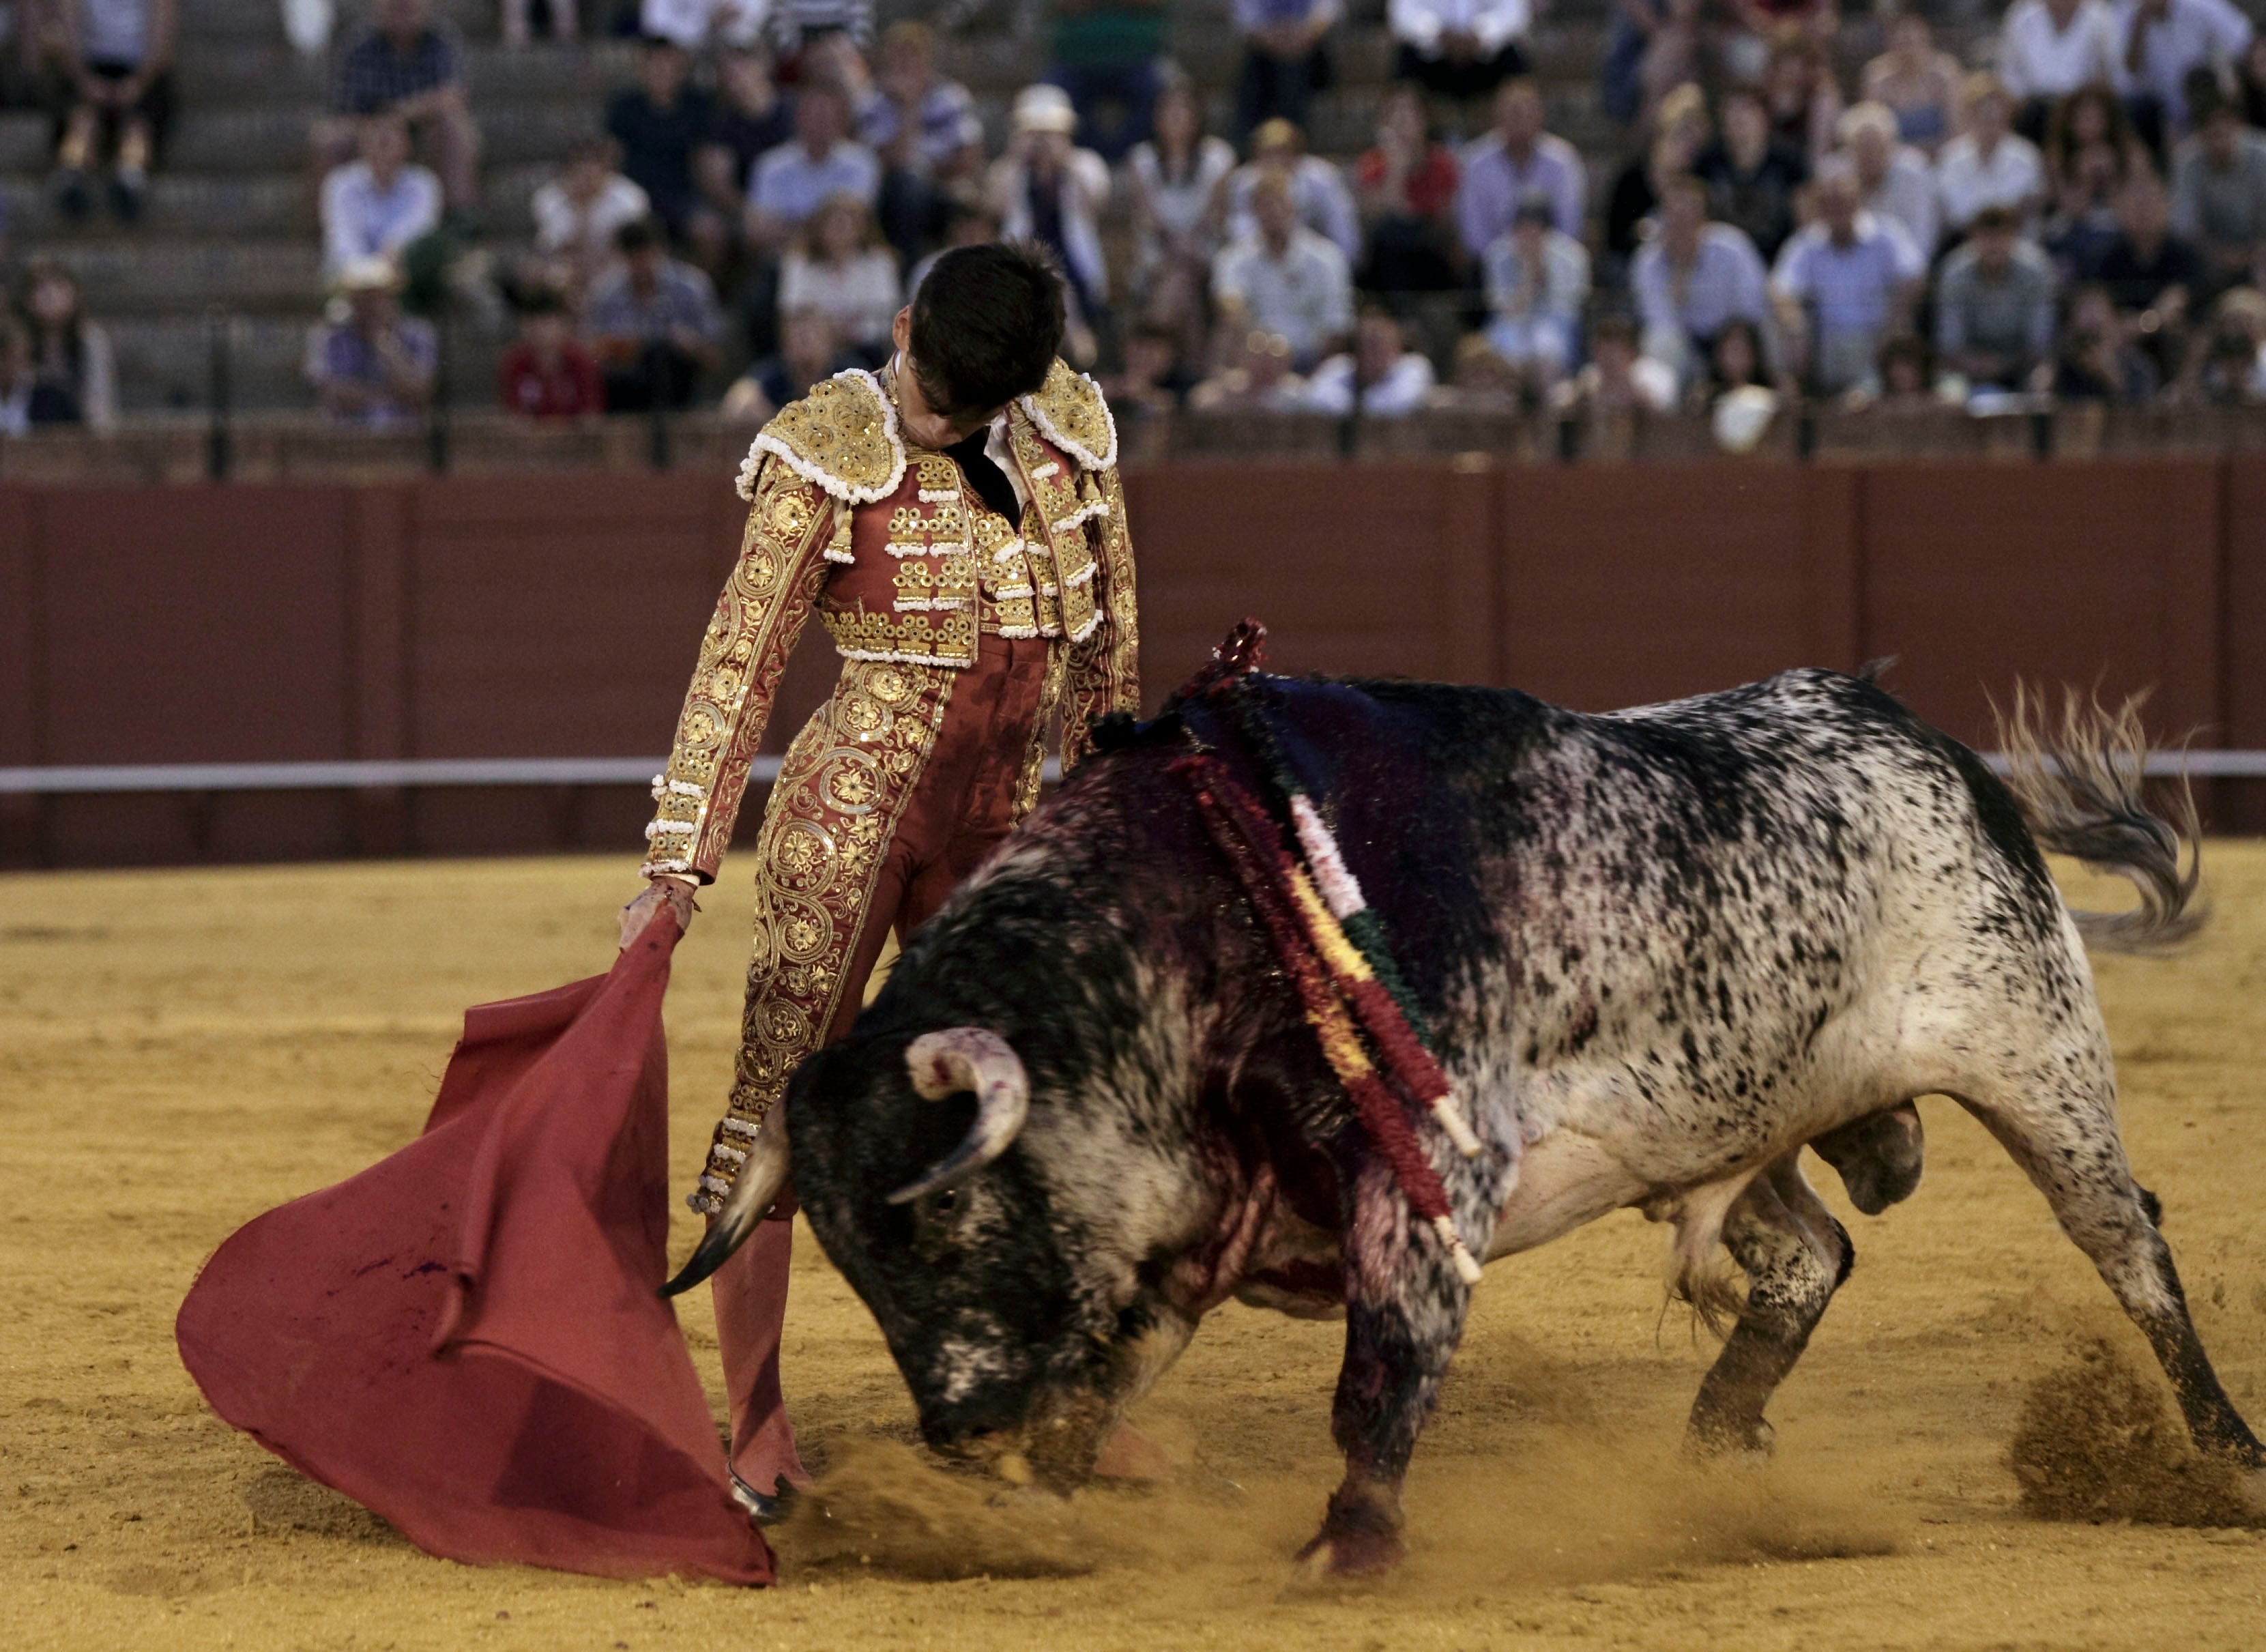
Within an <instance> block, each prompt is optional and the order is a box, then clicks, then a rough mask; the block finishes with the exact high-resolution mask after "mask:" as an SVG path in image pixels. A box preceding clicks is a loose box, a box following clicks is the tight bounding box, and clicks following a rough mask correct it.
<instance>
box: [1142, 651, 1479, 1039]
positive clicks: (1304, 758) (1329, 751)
mask: <svg viewBox="0 0 2266 1652" xmlns="http://www.w3.org/2000/svg"><path fill="white" fill-rule="evenodd" d="M1234 681H1235V683H1236V684H1237V686H1236V687H1235V689H1234V690H1233V692H1235V693H1237V694H1239V695H1241V696H1244V697H1247V698H1246V705H1247V708H1248V712H1249V714H1251V715H1253V716H1255V717H1258V718H1261V719H1263V720H1264V721H1265V725H1266V727H1267V730H1268V734H1269V735H1270V736H1271V737H1272V740H1273V742H1274V743H1275V745H1276V749H1277V750H1278V752H1279V753H1280V756H1281V759H1282V761H1283V764H1285V765H1286V766H1288V767H1289V769H1290V771H1291V772H1292V773H1294V774H1295V775H1297V778H1298V780H1299V782H1300V784H1301V785H1302V786H1304V788H1305V790H1306V792H1307V793H1308V794H1309V795H1310V796H1311V797H1312V800H1313V801H1314V803H1315V806H1316V807H1317V808H1319V810H1320V811H1321V813H1322V815H1323V816H1324V818H1325V819H1327V821H1328V822H1329V824H1330V827H1331V830H1332V831H1333V832H1334V834H1335V835H1336V837H1337V841H1338V847H1339V849H1340V851H1341V852H1342V853H1343V855H1344V856H1345V859H1346V864H1347V866H1348V867H1349V869H1350V870H1351V871H1352V872H1353V874H1354V875H1355V876H1356V878H1358V879H1359V880H1360V881H1361V886H1362V889H1363V892H1364V893H1365V894H1366V895H1367V896H1368V897H1369V903H1370V905H1371V908H1372V909H1373V910H1375V911H1376V913H1377V915H1378V920H1379V922H1380V924H1381V925H1382V926H1383V928H1384V930H1385V933H1386V934H1387V936H1388V937H1389V938H1390V940H1391V944H1392V954H1393V957H1394V961H1395V962H1396V963H1397V964H1398V966H1399V968H1400V974H1401V976H1402V978H1403V979H1404V980H1405V981H1406V982H1407V985H1408V987H1409V988H1410V990H1412V992H1413V993H1414V998H1415V1000H1416V1005H1417V1008H1418V1010H1419V1012H1421V1014H1422V1017H1423V1020H1424V1022H1425V1023H1426V1024H1428V1025H1433V1026H1436V1025H1437V1024H1438V1022H1439V1020H1440V1012H1441V1010H1442V1008H1443V1006H1444V1002H1445V999H1446V996H1447V994H1448V992H1449V990H1450V989H1451V987H1452V986H1453V984H1454V983H1453V981H1452V980H1451V977H1450V970H1451V966H1453V967H1455V968H1457V969H1468V968H1469V967H1470V966H1471V964H1472V963H1473V962H1474V961H1477V960H1480V959H1481V958H1483V957H1489V956H1492V955H1493V954H1494V952H1495V947H1494V946H1493V944H1492V941H1491V936H1490V933H1489V931H1488V925H1487V924H1486V923H1485V921H1484V914H1485V908H1484V906H1483V904H1482V895H1481V892H1480V888H1479V886H1478V884H1477V882H1476V881H1475V880H1474V877H1473V871H1474V868H1475V867H1476V866H1478V865H1479V864H1480V855H1479V854H1478V852H1477V848H1478V845H1477V844H1475V843H1474V842H1473V835H1474V833H1475V830H1476V825H1477V822H1478V820H1479V818H1480V810H1478V809H1477V808H1473V807H1469V805H1470V804H1472V803H1475V802H1476V801H1477V800H1475V799H1464V800H1447V799H1441V798H1437V797H1436V795H1435V792H1436V787H1437V786H1438V777H1439V776H1440V774H1442V773H1443V772H1444V771H1452V768H1453V765H1449V764H1443V763H1442V762H1441V761H1440V760H1439V758H1440V755H1441V754H1439V753H1437V752H1436V749H1435V747H1436V742H1438V740H1439V739H1440V737H1441V736H1440V734H1439V724H1438V720H1437V719H1436V717H1434V716H1432V715H1430V714H1429V713H1430V709H1431V707H1430V706H1429V705H1428V706H1427V707H1426V708H1425V709H1424V710H1423V711H1422V712H1420V711H1418V710H1416V709H1415V708H1414V707H1402V706H1400V705H1395V704H1394V703H1393V692H1392V686H1393V685H1392V684H1389V683H1369V684H1367V685H1365V686H1363V687H1361V688H1356V687H1353V686H1352V685H1350V684H1349V683H1342V682H1335V681H1332V680H1330V679H1327V678H1323V677H1289V676H1274V675H1272V674H1270V673H1267V672H1259V671H1251V672H1246V673H1242V674H1239V676H1237V677H1236V678H1235V679H1234ZM1215 686H1217V682H1216V680H1215V679H1210V678H1209V677H1208V676H1199V677H1198V678H1197V679H1196V680H1195V681H1194V682H1192V683H1189V684H1188V685H1187V687H1186V688H1184V689H1182V690H1181V691H1180V692H1179V693H1177V694H1175V695H1174V696H1173V698H1171V699H1170V700H1168V701H1167V702H1166V705H1165V706H1164V709H1163V710H1162V712H1161V713H1159V715H1158V717H1157V718H1156V719H1155V720H1153V721H1151V722H1149V723H1146V724H1143V725H1140V726H1139V727H1137V728H1136V729H1132V730H1129V731H1126V732H1125V733H1124V734H1122V735H1118V736H1117V738H1118V739H1120V740H1130V739H1142V738H1147V737H1153V736H1156V735H1163V736H1165V737H1168V738H1170V737H1174V736H1175V735H1177V736H1178V737H1180V738H1184V739H1186V738H1192V739H1193V740H1194V741H1195V742H1197V743H1198V744H1200V745H1201V746H1202V747H1203V748H1205V749H1209V750H1210V751H1211V752H1212V753H1213V754H1214V755H1216V756H1217V757H1219V758H1220V759H1221V760H1222V761H1224V762H1225V763H1227V764H1229V765H1230V766H1231V767H1232V769H1233V770H1234V771H1235V772H1236V774H1237V776H1238V777H1239V778H1240V779H1241V780H1242V781H1243V783H1244V784H1245V786H1246V787H1247V788H1249V789H1250V790H1251V791H1252V792H1253V793H1254V794H1256V795H1257V796H1260V797H1261V798H1264V799H1266V800H1268V808H1270V809H1271V810H1272V811H1273V812H1274V813H1275V815H1276V820H1277V822H1278V823H1279V824H1281V825H1283V829H1284V830H1285V831H1286V832H1288V831H1289V830H1290V821H1289V816H1288V814H1287V812H1286V811H1285V809H1284V807H1283V799H1282V798H1281V796H1280V795H1279V788H1278V787H1276V786H1275V785H1274V784H1273V783H1272V781H1271V780H1270V778H1269V777H1268V774H1267V773H1266V771H1265V767H1264V765H1263V764H1262V763H1261V759H1260V757H1259V756H1258V754H1256V753H1255V752H1254V751H1253V750H1252V749H1251V742H1250V741H1249V740H1248V739H1247V738H1246V735H1245V732H1244V730H1243V728H1242V727H1241V726H1240V725H1241V722H1242V716H1243V713H1242V712H1240V711H1239V709H1238V708H1237V707H1236V706H1234V705H1230V704H1228V703H1225V702H1224V700H1223V699H1221V698H1214V697H1213V695H1212V694H1211V693H1210V689H1212V688H1213V687H1215ZM1410 686H1411V688H1412V690H1421V691H1422V693H1423V694H1424V695H1425V696H1426V697H1427V699H1428V700H1429V701H1434V702H1436V697H1437V696H1438V695H1439V693H1440V692H1441V690H1440V687H1439V685H1437V684H1433V683H1426V684H1411V685H1410ZM1457 803H1460V804H1463V805H1465V806H1463V807H1457V806H1454V805H1455V804H1457ZM1436 1054H1440V1055H1441V1056H1443V1057H1444V1056H1445V1055H1446V1054H1447V1052H1446V1051H1444V1050H1437V1049H1436Z"/></svg>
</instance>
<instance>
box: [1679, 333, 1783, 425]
mask: <svg viewBox="0 0 2266 1652" xmlns="http://www.w3.org/2000/svg"><path fill="white" fill-rule="evenodd" d="M1763 337H1764V334H1763V329H1762V326H1761V325H1759V324H1758V323H1756V322H1753V321H1750V320H1748V319H1747V318H1745V317H1743V316H1735V317H1733V318H1731V319H1730V320H1729V321H1726V322H1725V323H1724V324H1723V325H1722V329H1721V331H1720V332H1718V333H1716V334H1715V336H1714V339H1713V340H1710V341H1709V343H1708V346H1707V362H1706V369H1707V370H1706V371H1705V372H1704V373H1700V374H1698V375H1696V376H1694V377H1693V380H1692V387H1691V389H1690V391H1688V392H1687V394H1686V401H1687V404H1689V405H1691V406H1692V409H1693V411H1695V412H1704V411H1706V410H1707V409H1709V408H1712V407H1714V405H1715V404H1716V403H1717V402H1719V401H1721V400H1722V398H1724V397H1726V396H1728V395H1729V394H1730V393H1731V392H1732V391H1739V390H1768V389H1769V388H1770V387H1771V381H1770V365H1769V360H1768V357H1767V356H1766V355H1765V352H1764V348H1763Z"/></svg>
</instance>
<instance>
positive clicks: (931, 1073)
mask: <svg viewBox="0 0 2266 1652" xmlns="http://www.w3.org/2000/svg"><path fill="white" fill-rule="evenodd" d="M905 1069H906V1071H908V1072H909V1073H910V1074H911V1076H912V1081H913V1088H914V1089H915V1090H916V1091H917V1092H918V1093H920V1094H921V1095H922V1096H924V1097H925V1098H926V1099H927V1100H931V1101H939V1100H943V1099H944V1098H945V1097H946V1096H948V1095H957V1094H959V1093H961V1091H963V1090H969V1091H973V1092H974V1093H975V1095H976V1122H975V1123H974V1124H973V1125H971V1126H969V1131H968V1134H967V1136H966V1137H963V1138H962V1139H961V1144H960V1145H959V1146H957V1147H955V1148H954V1149H953V1150H952V1151H951V1152H950V1153H948V1154H947V1155H946V1156H945V1157H944V1158H943V1159H939V1160H938V1161H937V1162H936V1163H935V1164H934V1165H933V1166H930V1168H929V1170H928V1173H926V1174H925V1175H924V1176H922V1177H921V1179H920V1180H919V1181H914V1182H909V1183H908V1184H906V1185H905V1186H904V1187H902V1188H898V1189H897V1190H896V1191H895V1193H893V1194H891V1195H889V1202H890V1203H891V1204H907V1203H910V1202H911V1201H913V1200H915V1199H917V1198H919V1197H920V1196H921V1195H923V1194H928V1193H936V1192H938V1191H939V1190H941V1189H943V1188H949V1187H951V1186H953V1185H954V1183H956V1182H959V1181H964V1180H966V1179H967V1178H968V1177H969V1176H971V1175H973V1174H975V1173H976V1172H977V1171H979V1170H981V1169H982V1168H983V1166H986V1165H988V1164H990V1162H991V1161H992V1160H993V1159H997V1158H998V1157H999V1155H1000V1154H1002V1153H1004V1152H1005V1151H1007V1148H1008V1146H1009V1144H1011V1143H1012V1142H1013V1141H1014V1139H1015V1134H1016V1132H1017V1131H1019V1130H1020V1129H1022V1128H1023V1121H1024V1120H1025V1119H1026V1118H1027V1117H1028V1116H1029V1115H1030V1111H1031V1081H1030V1078H1029V1077H1028V1075H1027V1074H1026V1073H1025V1072H1024V1071H1023V1060H1022V1057H1021V1056H1018V1055H1016V1054H1015V1051H1014V1047H1013V1046H1012V1045H1011V1044H1009V1043H1008V1042H1007V1041H1006V1040H1005V1039H1004V1038H1002V1037H1000V1036H999V1034H997V1033H994V1032H990V1031H989V1030H987V1029H986V1028H983V1027H947V1028H945V1029H944V1030H943V1031H942V1032H939V1033H923V1034H921V1035H920V1036H919V1037H918V1038H916V1039H915V1040H913V1042H911V1043H910V1044H908V1045H906V1046H905Z"/></svg>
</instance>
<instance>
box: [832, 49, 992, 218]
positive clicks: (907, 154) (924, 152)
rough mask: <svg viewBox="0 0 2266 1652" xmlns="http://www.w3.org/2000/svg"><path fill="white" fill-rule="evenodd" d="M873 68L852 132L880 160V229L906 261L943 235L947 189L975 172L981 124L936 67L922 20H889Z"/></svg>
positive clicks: (971, 104) (963, 90)
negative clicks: (872, 78) (878, 64)
mask: <svg viewBox="0 0 2266 1652" xmlns="http://www.w3.org/2000/svg"><path fill="white" fill-rule="evenodd" d="M858 137H859V142H860V143H864V144H865V145H866V147H867V148H868V149H870V150H873V151H874V153H875V154H876V155H878V156H880V157H881V201H880V205H879V207H878V208H877V212H878V216H879V217H880V219H881V233H882V234H883V235H885V236H886V237H888V242H889V245H892V246H894V247H895V248H896V249H897V251H898V252H899V253H900V254H901V255H902V256H903V258H904V259H906V261H907V262H909V263H910V261H911V260H913V259H917V258H918V257H919V256H920V255H921V254H922V253H923V252H925V251H926V250H927V249H928V248H929V247H930V246H932V245H935V243H936V242H937V240H938V238H939V237H940V236H941V235H942V234H943V232H944V222H945V214H946V212H947V208H948V207H949V204H950V202H951V200H952V192H953V191H954V189H956V188H959V187H961V186H963V185H966V184H969V183H971V182H973V180H975V179H978V178H980V177H981V176H982V175H983V121H980V120H978V119H977V118H976V100H975V99H974V98H972V97H970V96H969V91H968V88H967V87H965V86H963V85H961V84H960V83H959V82H958V81H956V80H947V79H946V78H945V77H943V76H941V75H939V73H938V72H937V68H936V35H935V33H934V32H933V31H932V30H931V29H930V28H929V26H927V25H926V24H925V23H913V22H903V23H896V24H893V25H891V26H890V28H889V31H888V33H886V34H884V35H883V36H882V37H881V73H880V75H879V76H878V77H876V81H875V84H874V89H873V91H871V92H870V93H868V94H867V95H866V99H865V100H864V102H863V104H862V106H860V107H859V111H858Z"/></svg>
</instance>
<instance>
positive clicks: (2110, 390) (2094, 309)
mask: <svg viewBox="0 0 2266 1652" xmlns="http://www.w3.org/2000/svg"><path fill="white" fill-rule="evenodd" d="M2159 382H2160V381H2159V379H2158V376H2157V373H2156V368H2155V363H2154V362H2151V361H2150V360H2149V359H2148V357H2147V356H2145V355H2143V354H2142V353H2141V352H2140V351H2138V350H2137V349H2135V348H2133V347H2132V345H2131V341H2130V340H2129V339H2128V337H2127V335H2126V333H2125V330H2124V324H2123V319H2122V318H2120V317H2119V316H2118V315H2117V313H2116V301H2115V300H2114V299H2113V298H2111V297H2110V296H2109V289H2107V288H2106V287H2102V286H2098V285H2091V286H2085V287H2080V288H2079V289H2077V291H2076V292H2074V293H2072V295H2070V301H2069V320H2068V322H2067V324H2066V325H2065V326H2064V327H2063V329H2062V339H2061V348H2060V351H2059V353H2058V355H2056V357H2055V358H2054V375H2053V393H2054V396H2055V398H2056V399H2058V400H2061V401H2105V402H2127V403H2131V402H2143V401H2146V400H2147V399H2148V398H2150V397H2151V396H2153V395H2154V394H2155V393H2156V386H2157V384H2158V383H2159Z"/></svg>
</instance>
